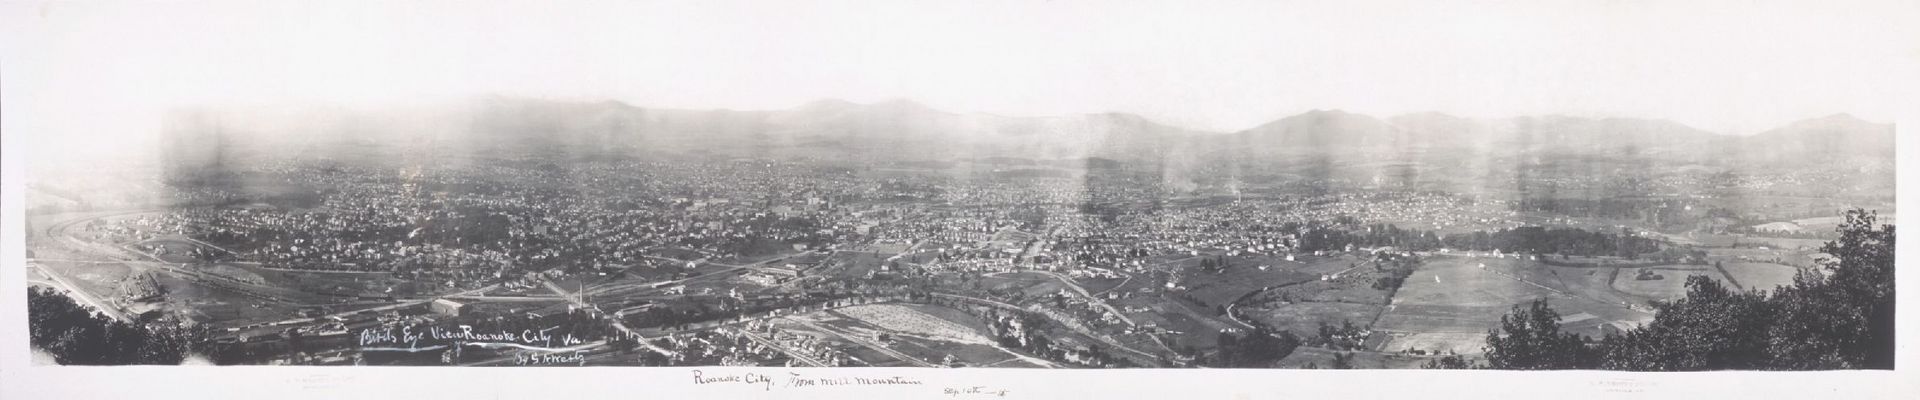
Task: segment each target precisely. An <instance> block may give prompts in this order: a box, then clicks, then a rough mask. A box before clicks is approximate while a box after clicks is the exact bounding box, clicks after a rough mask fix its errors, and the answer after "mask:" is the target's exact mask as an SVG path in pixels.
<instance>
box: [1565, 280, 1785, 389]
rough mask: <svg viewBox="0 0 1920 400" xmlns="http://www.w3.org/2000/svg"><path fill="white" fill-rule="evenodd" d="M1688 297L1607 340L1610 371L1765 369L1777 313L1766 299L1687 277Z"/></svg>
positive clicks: (1605, 363) (1751, 292) (1605, 362)
mask: <svg viewBox="0 0 1920 400" xmlns="http://www.w3.org/2000/svg"><path fill="white" fill-rule="evenodd" d="M1686 287H1687V296H1686V297H1685V298H1682V299H1680V300H1677V301H1674V302H1671V303H1663V304H1659V305H1657V306H1656V309H1657V312H1656V314H1655V316H1654V320H1653V322H1651V323H1649V324H1647V325H1645V326H1643V327H1640V328H1638V329H1635V330H1633V331H1630V332H1627V333H1626V334H1625V335H1619V336H1614V337H1609V338H1608V339H1607V340H1606V346H1605V347H1606V349H1605V352H1606V355H1605V358H1606V360H1605V361H1604V362H1603V367H1605V368H1607V369H1621V370H1640V371H1702V370H1722V369H1762V368H1765V367H1766V366H1767V364H1768V362H1767V347H1768V340H1767V337H1768V336H1767V335H1768V325H1769V324H1770V323H1771V322H1772V320H1773V317H1774V315H1775V313H1776V311H1775V307H1774V306H1773V305H1772V304H1770V303H1769V302H1768V301H1767V298H1766V295H1765V294H1763V293H1761V292H1758V291H1749V292H1744V293H1742V292H1735V291H1732V290H1729V289H1727V288H1726V287H1724V286H1721V284H1720V282H1719V281H1717V280H1714V279H1713V278H1708V277H1706V276H1702V275H1694V276H1690V277H1687V282H1686Z"/></svg>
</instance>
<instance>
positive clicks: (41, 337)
mask: <svg viewBox="0 0 1920 400" xmlns="http://www.w3.org/2000/svg"><path fill="white" fill-rule="evenodd" d="M27 318H28V319H29V320H30V321H29V322H28V323H27V330H28V332H29V336H30V338H29V339H31V340H30V341H31V342H32V343H33V346H34V347H35V348H38V349H41V350H44V351H46V352H47V353H49V354H52V355H53V358H54V361H55V362H58V363H60V364H62V365H124V364H179V363H180V361H181V360H184V359H185V358H186V353H187V351H188V347H189V340H188V336H190V335H188V334H187V333H185V332H183V331H180V330H177V329H164V330H156V329H151V328H148V327H146V326H141V325H135V324H129V323H126V322H120V321H118V320H114V319H112V318H108V317H107V316H105V315H102V314H98V313H94V312H93V311H92V310H90V309H88V308H86V307H85V306H82V305H80V304H79V303H75V302H74V301H73V299H71V298H68V297H67V296H66V295H63V294H61V293H60V292H58V291H55V290H54V289H49V288H42V287H35V288H33V289H31V290H28V291H27Z"/></svg>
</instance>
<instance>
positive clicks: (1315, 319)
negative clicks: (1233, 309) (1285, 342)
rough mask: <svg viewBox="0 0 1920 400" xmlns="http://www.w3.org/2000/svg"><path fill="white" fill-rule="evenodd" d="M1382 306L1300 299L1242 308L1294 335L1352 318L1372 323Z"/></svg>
mask: <svg viewBox="0 0 1920 400" xmlns="http://www.w3.org/2000/svg"><path fill="white" fill-rule="evenodd" d="M1381 309H1382V306H1380V305H1377V304H1356V303H1329V302H1297V303H1292V304H1282V305H1277V306H1274V307H1260V308H1252V307H1243V308H1240V309H1239V311H1240V313H1241V314H1243V315H1246V316H1247V317H1248V318H1249V319H1252V320H1255V321H1260V322H1263V323H1266V324H1267V325H1268V326H1272V327H1274V328H1277V329H1284V330H1288V331H1292V332H1293V333H1294V334H1295V335H1301V336H1310V335H1313V334H1315V332H1317V331H1318V329H1319V327H1320V324H1321V323H1325V324H1328V325H1333V326H1339V325H1340V323H1341V322H1343V321H1352V322H1353V323H1354V324H1356V325H1361V326H1365V325H1367V324H1371V323H1373V318H1374V316H1375V315H1377V314H1379V313H1380V310H1381Z"/></svg>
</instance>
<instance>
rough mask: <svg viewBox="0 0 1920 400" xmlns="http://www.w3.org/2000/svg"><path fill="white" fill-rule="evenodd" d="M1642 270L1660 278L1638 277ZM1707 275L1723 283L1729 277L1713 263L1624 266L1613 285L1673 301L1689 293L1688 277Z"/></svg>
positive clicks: (1624, 289)
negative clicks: (1716, 268)
mask: <svg viewBox="0 0 1920 400" xmlns="http://www.w3.org/2000/svg"><path fill="white" fill-rule="evenodd" d="M1642 271H1645V272H1646V273H1648V274H1649V275H1648V276H1659V277H1660V279H1649V280H1641V279H1639V278H1637V277H1638V276H1639V275H1640V274H1641V273H1642ZM1693 275H1705V276H1707V277H1709V278H1713V279H1714V280H1718V281H1720V282H1722V283H1725V282H1726V281H1727V277H1726V276H1724V275H1721V274H1720V271H1717V270H1714V269H1713V266H1711V265H1669V266H1659V267H1647V268H1623V269H1621V270H1620V278H1619V279H1616V280H1614V281H1613V287H1614V288H1616V289H1619V290H1620V291H1621V292H1624V293H1627V294H1631V295H1635V296H1641V297H1644V298H1648V299H1652V300H1661V301H1673V300H1679V299H1680V298H1682V297H1686V295H1687V287H1686V284H1687V277H1688V276H1693Z"/></svg>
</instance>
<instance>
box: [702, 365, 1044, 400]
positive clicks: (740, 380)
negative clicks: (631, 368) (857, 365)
mask: <svg viewBox="0 0 1920 400" xmlns="http://www.w3.org/2000/svg"><path fill="white" fill-rule="evenodd" d="M693 383H694V384H695V385H747V386H753V387H757V388H759V389H760V390H763V391H773V390H776V389H779V390H790V389H810V388H836V387H878V386H894V387H925V386H929V385H927V383H926V382H925V381H922V380H920V379H919V378H914V377H908V376H899V375H889V376H845V375H813V374H802V373H799V372H787V373H786V374H784V375H781V374H761V373H754V372H747V373H737V374H714V373H708V372H707V371H703V370H697V369H696V370H693ZM941 393H942V394H946V395H949V396H968V395H980V396H999V397H1005V396H1006V395H1007V390H1006V389H995V388H991V387H987V386H963V387H946V388H943V389H941Z"/></svg>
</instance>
